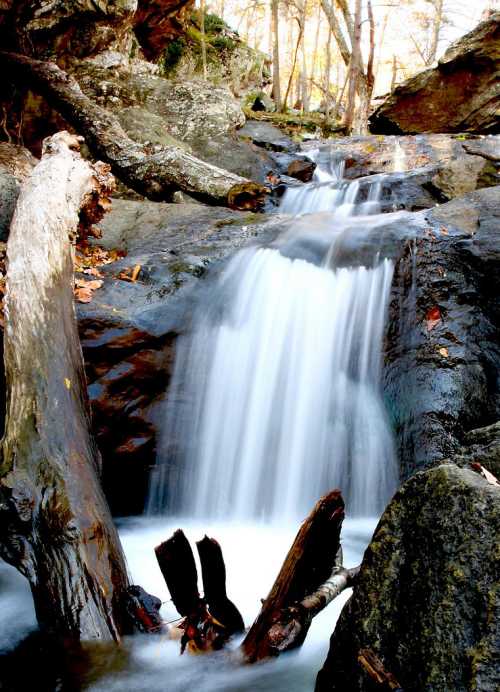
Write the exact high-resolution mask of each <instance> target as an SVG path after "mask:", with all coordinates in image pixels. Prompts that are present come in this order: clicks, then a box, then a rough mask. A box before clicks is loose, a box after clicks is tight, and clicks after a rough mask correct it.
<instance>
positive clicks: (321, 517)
mask: <svg viewBox="0 0 500 692" xmlns="http://www.w3.org/2000/svg"><path fill="white" fill-rule="evenodd" d="M343 519H344V502H343V500H342V496H341V494H340V491H338V490H334V491H332V492H330V493H328V494H327V495H325V496H324V497H322V498H321V499H320V500H319V501H318V502H317V504H316V506H315V507H314V509H313V510H312V512H311V514H310V515H309V516H308V518H307V519H306V520H305V521H304V523H303V524H302V526H301V528H300V530H299V532H298V534H297V536H296V538H295V541H294V543H293V545H292V547H291V548H290V550H289V552H288V555H287V557H286V559H285V562H284V563H283V566H282V568H281V570H280V572H279V574H278V576H277V578H276V581H275V582H274V586H273V587H272V589H271V592H270V594H269V596H268V597H267V598H266V600H265V601H264V603H263V605H262V609H261V611H260V614H259V615H258V617H257V619H256V621H255V622H254V624H253V625H252V627H251V628H250V631H249V632H248V634H247V636H246V638H245V640H244V641H243V644H242V649H243V653H244V656H245V658H246V660H247V661H248V662H250V663H253V662H255V661H259V660H261V659H263V658H267V657H270V656H278V655H279V654H280V653H282V652H283V651H287V650H289V649H292V648H296V647H298V646H301V645H302V643H303V642H304V639H305V637H306V635H307V631H308V629H309V625H310V623H311V620H312V617H313V614H315V613H314V608H317V606H318V605H319V604H320V602H324V603H325V604H326V601H327V599H326V598H325V597H324V595H323V594H322V593H321V590H323V591H326V589H327V588H328V589H330V587H325V586H324V584H325V582H327V580H329V578H331V575H332V570H333V568H334V567H335V565H336V557H337V554H338V551H339V547H340V530H341V527H342V521H343ZM322 585H323V586H322ZM318 590H320V592H319V593H318ZM330 590H331V591H332V592H333V589H330ZM307 597H309V598H310V599H312V602H311V603H310V605H309V606H308V605H307V604H308V601H307ZM304 603H305V606H304V605H303V604H304ZM316 612H318V611H316Z"/></svg>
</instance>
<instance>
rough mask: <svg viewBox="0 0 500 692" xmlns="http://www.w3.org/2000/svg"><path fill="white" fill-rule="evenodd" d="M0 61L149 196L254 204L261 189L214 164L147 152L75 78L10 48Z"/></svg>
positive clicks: (166, 150) (170, 149)
mask: <svg viewBox="0 0 500 692" xmlns="http://www.w3.org/2000/svg"><path fill="white" fill-rule="evenodd" d="M0 63H1V64H2V67H3V69H4V70H7V71H8V72H9V75H10V76H11V77H15V78H17V79H19V80H21V83H23V84H25V85H26V86H29V87H31V88H32V89H33V90H35V91H37V92H38V93H40V94H41V95H42V96H44V97H45V98H46V99H47V101H48V103H49V104H50V105H51V106H52V107H53V108H55V109H56V110H57V111H59V113H60V114H61V115H62V116H63V117H64V119H65V120H66V122H68V123H69V125H71V127H73V128H74V129H75V131H76V132H77V133H78V134H81V135H83V136H84V137H85V141H86V143H87V145H88V147H89V149H90V151H91V152H92V154H93V155H94V156H95V157H96V158H98V159H102V160H103V161H106V162H107V163H109V164H110V165H111V169H112V171H113V173H114V174H115V175H116V177H117V178H119V179H120V180H122V181H123V182H124V183H125V184H126V185H128V186H129V187H131V188H132V189H133V190H135V191H136V192H139V193H140V194H142V195H145V196H146V197H148V198H150V199H152V200H165V199H169V198H170V197H171V195H172V193H173V192H174V191H176V190H182V191H184V192H186V193H188V194H190V195H192V196H193V197H196V198H198V199H200V200H202V201H205V202H210V203H215V204H227V205H229V206H231V207H233V208H235V209H251V208H258V207H259V206H261V205H262V203H263V201H264V198H265V195H266V192H267V190H266V188H265V187H263V186H262V185H259V184H257V183H254V182H252V181H250V180H247V179H246V178H243V177H241V176H239V175H236V174H234V173H230V172H229V171H225V170H223V169H222V168H218V167H217V166H213V165H211V164H209V163H206V162H205V161H202V160H201V159H198V158H196V157H195V156H193V155H192V154H190V153H188V152H186V151H184V149H182V148H180V147H176V146H164V147H162V148H161V149H160V150H158V151H154V152H152V153H151V152H150V151H149V150H148V148H147V147H146V146H145V145H142V144H139V143H137V142H134V141H133V140H132V139H130V137H129V136H128V135H127V134H126V133H125V131H124V130H123V128H122V127H121V125H120V123H119V121H118V119H117V118H116V117H115V116H114V115H112V113H110V112H109V111H108V110H106V109H105V108H102V107H101V106H98V105H97V104H95V103H93V102H92V101H91V100H90V99H89V98H88V97H87V96H85V94H84V93H83V92H82V90H81V89H80V86H79V85H78V83H77V82H76V80H75V79H74V78H73V77H72V76H70V75H69V74H67V73H66V72H64V70H62V69H60V68H59V67H58V66H57V65H55V64H54V63H51V62H43V61H40V60H34V59H32V58H29V57H26V56H24V55H18V54H15V53H5V52H4V53H0Z"/></svg>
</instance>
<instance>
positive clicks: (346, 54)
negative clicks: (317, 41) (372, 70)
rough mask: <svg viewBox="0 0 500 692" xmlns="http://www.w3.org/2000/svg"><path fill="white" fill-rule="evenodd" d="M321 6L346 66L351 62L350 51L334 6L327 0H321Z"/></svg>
mask: <svg viewBox="0 0 500 692" xmlns="http://www.w3.org/2000/svg"><path fill="white" fill-rule="evenodd" d="M321 7H322V8H323V12H324V13H325V17H326V18H327V20H328V24H329V25H330V29H331V32H332V34H333V36H334V38H335V41H336V42H337V46H338V47H339V51H340V55H341V56H342V60H343V61H344V63H345V65H346V66H347V67H348V66H349V64H350V62H351V51H350V50H349V47H348V45H347V42H346V40H345V38H344V34H343V33H342V29H341V27H340V22H339V20H338V19H337V16H336V14H335V10H334V7H333V5H331V4H330V2H329V0H321Z"/></svg>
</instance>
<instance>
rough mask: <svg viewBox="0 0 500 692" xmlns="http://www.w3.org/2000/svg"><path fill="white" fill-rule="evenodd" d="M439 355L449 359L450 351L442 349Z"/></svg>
mask: <svg viewBox="0 0 500 692" xmlns="http://www.w3.org/2000/svg"><path fill="white" fill-rule="evenodd" d="M439 353H440V354H441V355H442V356H443V357H444V358H448V349H447V348H440V349H439Z"/></svg>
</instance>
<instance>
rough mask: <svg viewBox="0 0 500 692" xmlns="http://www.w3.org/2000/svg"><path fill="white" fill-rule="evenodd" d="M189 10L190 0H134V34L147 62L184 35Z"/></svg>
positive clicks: (191, 4)
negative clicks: (135, 8) (135, 1)
mask: <svg viewBox="0 0 500 692" xmlns="http://www.w3.org/2000/svg"><path fill="white" fill-rule="evenodd" d="M193 8H194V0H138V2H137V12H136V13H135V16H134V32H135V35H136V36H137V39H138V41H139V44H140V46H141V48H142V50H143V52H144V55H145V56H146V58H147V59H148V60H155V59H157V58H158V57H159V56H160V54H161V52H162V51H163V50H164V49H165V46H167V44H168V43H170V42H171V41H172V40H173V39H175V38H176V37H177V36H181V35H183V34H184V32H185V29H186V25H187V23H188V20H189V15H190V13H191V12H192V10H193Z"/></svg>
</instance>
